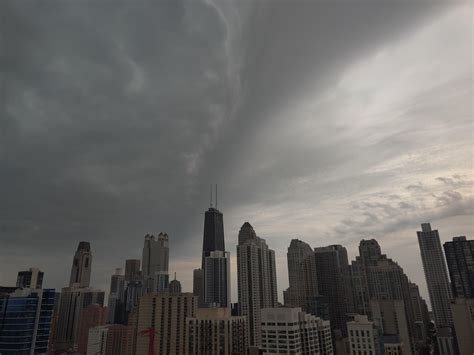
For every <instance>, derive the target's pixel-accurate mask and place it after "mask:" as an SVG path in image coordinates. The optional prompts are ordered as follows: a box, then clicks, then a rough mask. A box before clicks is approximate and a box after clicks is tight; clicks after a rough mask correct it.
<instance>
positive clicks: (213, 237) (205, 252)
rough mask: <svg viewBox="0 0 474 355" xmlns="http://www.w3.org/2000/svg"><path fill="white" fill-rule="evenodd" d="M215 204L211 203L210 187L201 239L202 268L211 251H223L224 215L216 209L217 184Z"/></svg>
mask: <svg viewBox="0 0 474 355" xmlns="http://www.w3.org/2000/svg"><path fill="white" fill-rule="evenodd" d="M215 189H216V196H215V206H213V204H212V187H211V201H210V207H209V209H208V210H207V211H206V212H205V214H204V234H203V241H202V262H201V268H204V259H205V258H206V257H207V256H210V255H211V252H212V251H225V243H224V216H223V215H222V213H221V212H220V211H219V210H218V209H217V185H216V187H215Z"/></svg>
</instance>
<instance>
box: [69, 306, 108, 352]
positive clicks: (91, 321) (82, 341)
mask: <svg viewBox="0 0 474 355" xmlns="http://www.w3.org/2000/svg"><path fill="white" fill-rule="evenodd" d="M106 323H107V307H103V306H100V305H98V304H90V305H88V306H87V307H84V308H83V309H81V311H80V313H79V331H78V336H77V346H76V347H75V349H77V352H78V353H79V354H85V353H86V352H87V342H88V338H89V329H91V328H94V327H97V326H100V325H104V324H106Z"/></svg>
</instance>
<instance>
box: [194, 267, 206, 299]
mask: <svg viewBox="0 0 474 355" xmlns="http://www.w3.org/2000/svg"><path fill="white" fill-rule="evenodd" d="M193 295H194V296H196V297H197V299H198V307H199V308H201V307H204V274H203V270H202V269H194V270H193Z"/></svg>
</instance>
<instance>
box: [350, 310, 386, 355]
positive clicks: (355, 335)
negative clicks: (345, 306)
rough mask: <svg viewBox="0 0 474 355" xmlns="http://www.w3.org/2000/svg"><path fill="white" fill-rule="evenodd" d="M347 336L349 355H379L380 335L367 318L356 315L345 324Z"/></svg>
mask: <svg viewBox="0 0 474 355" xmlns="http://www.w3.org/2000/svg"><path fill="white" fill-rule="evenodd" d="M347 332H348V334H349V344H350V354H351V355H358V354H366V355H380V354H381V351H380V350H381V349H380V334H379V333H378V331H377V328H376V327H375V323H374V322H372V321H369V320H368V319H367V316H365V315H360V314H357V315H355V316H354V320H353V321H350V322H347Z"/></svg>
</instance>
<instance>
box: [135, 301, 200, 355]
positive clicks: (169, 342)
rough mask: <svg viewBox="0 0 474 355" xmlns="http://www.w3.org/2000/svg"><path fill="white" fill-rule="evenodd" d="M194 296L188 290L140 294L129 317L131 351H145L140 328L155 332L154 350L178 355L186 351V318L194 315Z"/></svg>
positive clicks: (144, 340) (144, 341) (145, 345)
mask: <svg viewBox="0 0 474 355" xmlns="http://www.w3.org/2000/svg"><path fill="white" fill-rule="evenodd" d="M196 306H197V299H196V297H195V296H193V294H192V293H181V294H171V293H167V292H159V293H148V294H146V295H144V296H142V297H141V298H140V300H139V302H138V305H137V307H136V308H135V310H134V313H135V314H134V316H133V317H131V319H130V326H131V327H132V331H133V334H135V339H134V341H133V344H134V351H135V354H147V353H148V341H149V339H148V338H147V337H144V336H141V335H140V334H142V333H143V332H147V331H150V330H152V331H153V332H155V334H156V335H155V352H156V354H176V355H182V354H184V353H185V351H186V318H188V317H194V315H195V311H196Z"/></svg>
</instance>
